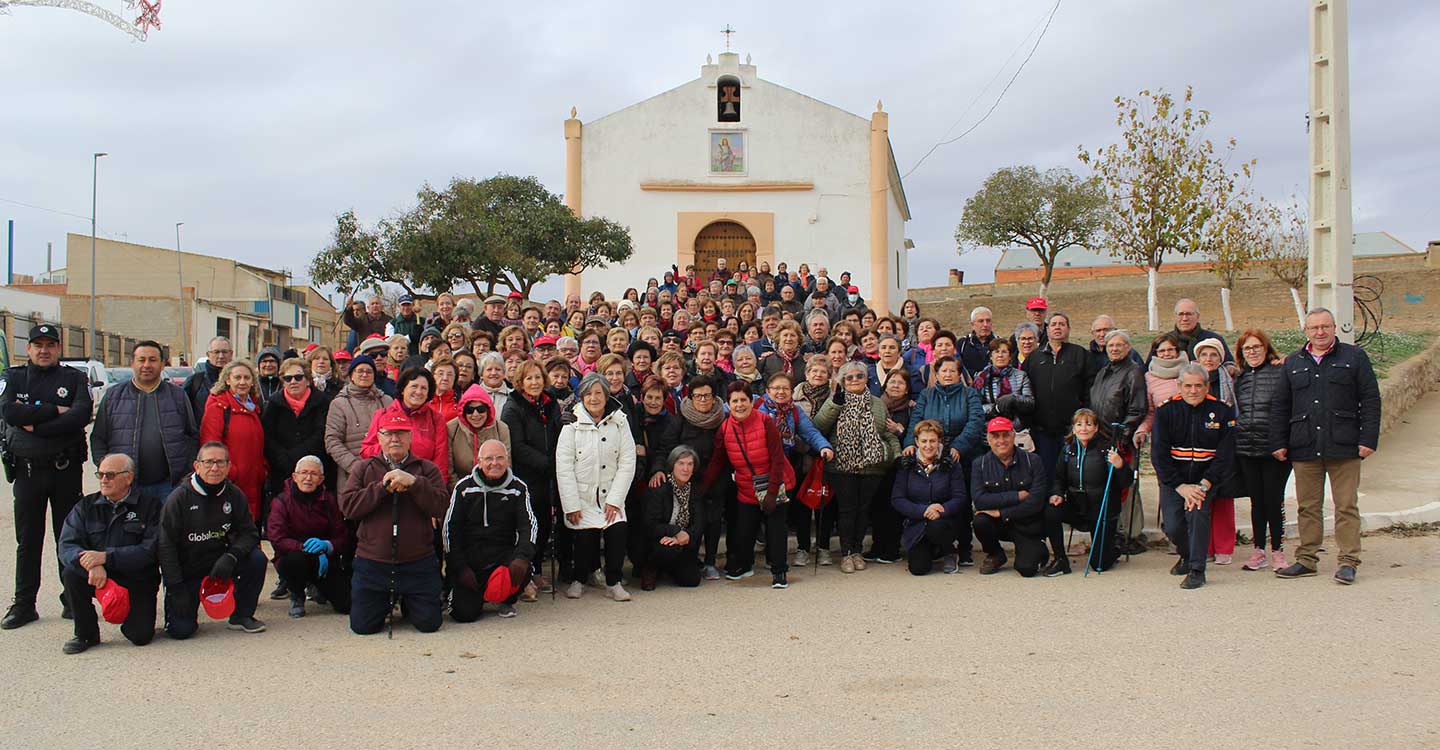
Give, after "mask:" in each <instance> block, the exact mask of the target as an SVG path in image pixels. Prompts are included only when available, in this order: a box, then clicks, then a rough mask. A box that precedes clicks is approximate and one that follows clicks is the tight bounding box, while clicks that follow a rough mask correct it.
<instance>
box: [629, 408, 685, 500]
mask: <svg viewBox="0 0 1440 750" xmlns="http://www.w3.org/2000/svg"><path fill="white" fill-rule="evenodd" d="M639 412H640V413H639V415H638V416H637V417H636V420H635V422H636V424H637V425H638V426H639V427H640V437H639V438H638V439H637V440H636V441H635V443H636V444H637V445H643V446H645V467H644V468H645V470H644V473H643V474H642V473H641V471H640V469H639V468H638V467H637V468H636V471H635V478H636V479H643V480H645V481H647V482H648V481H650V477H651V476H652V475H653V474H654V473H655V472H657V471H663V472H666V473H667V474H668V473H669V471H670V451H672V450H674V449H675V444H674V443H671V442H670V437H671V434H672V431H673V430H674V429H675V422H676V421H677V420H678V417H676V416H675V415H673V414H671V413H670V412H668V411H662V412H660V413H659V414H653V415H652V414H647V413H645V406H644V405H643V404H642V405H641V406H640V409H639Z"/></svg>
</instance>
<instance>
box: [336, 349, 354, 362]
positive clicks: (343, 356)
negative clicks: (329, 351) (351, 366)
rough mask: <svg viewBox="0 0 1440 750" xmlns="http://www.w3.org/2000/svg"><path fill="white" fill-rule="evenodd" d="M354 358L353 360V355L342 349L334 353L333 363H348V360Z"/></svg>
mask: <svg viewBox="0 0 1440 750" xmlns="http://www.w3.org/2000/svg"><path fill="white" fill-rule="evenodd" d="M354 358H355V355H353V354H351V353H350V352H347V351H345V350H344V349H341V350H340V351H338V352H335V361H336V362H349V361H350V360H352V359H354Z"/></svg>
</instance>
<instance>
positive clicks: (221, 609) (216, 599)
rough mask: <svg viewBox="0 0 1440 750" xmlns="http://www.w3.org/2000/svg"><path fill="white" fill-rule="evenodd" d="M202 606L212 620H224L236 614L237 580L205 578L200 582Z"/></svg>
mask: <svg viewBox="0 0 1440 750" xmlns="http://www.w3.org/2000/svg"><path fill="white" fill-rule="evenodd" d="M200 606H202V607H204V608H205V614H207V615H210V619H212V620H223V619H225V618H227V617H229V616H230V615H233V614H235V580H234V579H233V578H231V579H224V580H222V579H219V578H211V577H210V576H205V579H204V580H202V581H200Z"/></svg>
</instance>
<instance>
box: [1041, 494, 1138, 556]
mask: <svg viewBox="0 0 1440 750" xmlns="http://www.w3.org/2000/svg"><path fill="white" fill-rule="evenodd" d="M1116 494H1117V495H1118V494H1119V493H1116ZM1117 500H1118V498H1115V497H1112V498H1110V501H1109V502H1108V503H1107V506H1108V507H1106V508H1105V520H1104V521H1101V520H1100V506H1099V505H1098V504H1096V505H1095V507H1093V508H1092V507H1089V506H1088V505H1083V504H1082V502H1081V501H1080V500H1079V498H1067V499H1066V500H1065V502H1063V503H1061V504H1059V505H1051V504H1050V502H1049V501H1048V500H1047V501H1046V502H1045V535H1046V536H1048V537H1050V553H1051V554H1052V555H1054V556H1055V559H1057V560H1058V559H1060V558H1062V557H1065V526H1064V524H1069V525H1070V527H1071V528H1075V529H1079V530H1080V531H1088V532H1092V536H1093V539H1094V540H1095V541H1093V542H1092V544H1091V547H1092V548H1091V550H1090V554H1091V558H1090V562H1093V563H1094V565H1095V569H1096V570H1109V569H1110V568H1112V567H1114V565H1115V561H1116V560H1119V559H1120V542H1121V537H1120V503H1118V502H1117ZM1097 524H1098V526H1099V528H1098V529H1097V528H1096V526H1097ZM1094 547H1099V549H1098V550H1097V549H1094Z"/></svg>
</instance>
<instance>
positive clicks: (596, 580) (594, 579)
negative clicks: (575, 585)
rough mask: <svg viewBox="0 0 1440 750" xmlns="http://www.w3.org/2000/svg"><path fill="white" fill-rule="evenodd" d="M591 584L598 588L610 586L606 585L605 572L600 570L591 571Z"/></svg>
mask: <svg viewBox="0 0 1440 750" xmlns="http://www.w3.org/2000/svg"><path fill="white" fill-rule="evenodd" d="M589 584H590V586H591V587H593V588H597V589H603V588H608V587H607V586H606V585H605V574H604V573H601V572H600V571H598V570H592V571H590V581H589Z"/></svg>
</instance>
